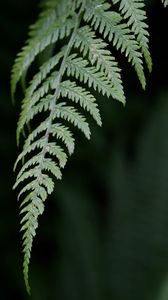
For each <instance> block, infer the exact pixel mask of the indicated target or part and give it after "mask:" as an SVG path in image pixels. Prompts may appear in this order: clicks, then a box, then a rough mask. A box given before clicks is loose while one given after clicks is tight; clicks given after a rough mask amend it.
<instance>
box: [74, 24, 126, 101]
mask: <svg viewBox="0 0 168 300" xmlns="http://www.w3.org/2000/svg"><path fill="white" fill-rule="evenodd" d="M75 46H76V47H77V48H79V49H80V51H81V53H83V55H84V56H86V55H88V57H89V61H90V62H91V64H92V65H94V64H95V63H96V67H97V70H100V71H101V72H104V73H105V75H106V76H107V78H108V79H109V80H110V81H111V83H112V84H113V87H114V90H115V92H114V93H113V95H112V96H113V98H116V100H119V101H121V102H122V103H125V95H124V91H123V84H122V80H121V75H120V69H119V68H118V66H117V62H116V61H115V58H114V57H113V56H112V55H111V52H110V51H109V50H107V49H106V48H107V44H106V43H105V42H104V41H103V40H102V39H100V38H99V39H97V38H96V35H95V33H94V32H93V31H92V30H91V28H89V26H85V27H82V28H80V30H78V34H77V39H76V43H75Z"/></svg>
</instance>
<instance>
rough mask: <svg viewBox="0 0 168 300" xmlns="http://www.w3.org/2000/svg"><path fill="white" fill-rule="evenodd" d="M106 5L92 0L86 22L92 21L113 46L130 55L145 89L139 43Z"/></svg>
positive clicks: (129, 57) (87, 11)
mask: <svg viewBox="0 0 168 300" xmlns="http://www.w3.org/2000/svg"><path fill="white" fill-rule="evenodd" d="M103 8H104V5H101V6H97V7H95V5H94V4H93V3H92V2H91V4H90V5H89V6H88V8H87V10H86V13H85V15H84V19H85V21H86V22H88V21H91V25H92V26H94V28H95V30H97V29H98V30H99V32H100V33H102V34H103V36H104V38H106V37H107V38H108V40H109V42H111V41H112V43H113V46H115V47H116V48H117V50H118V49H120V50H121V53H123V52H124V53H125V56H126V57H128V61H129V62H130V61H131V63H132V65H133V66H134V68H135V70H136V73H137V75H138V77H139V80H140V82H141V84H142V87H143V88H144V89H145V86H146V80H145V75H144V71H143V61H142V54H141V52H140V51H139V45H138V43H137V41H136V39H135V37H134V35H133V34H132V33H131V31H130V29H129V27H128V25H127V24H125V23H120V21H121V17H120V15H119V14H117V13H115V12H113V11H105V10H104V9H103Z"/></svg>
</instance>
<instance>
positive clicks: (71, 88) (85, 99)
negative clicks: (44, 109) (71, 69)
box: [60, 80, 102, 126]
mask: <svg viewBox="0 0 168 300" xmlns="http://www.w3.org/2000/svg"><path fill="white" fill-rule="evenodd" d="M60 95H61V96H62V97H64V98H66V97H68V98H69V99H70V100H72V101H73V102H76V103H79V104H80V106H81V107H83V108H84V109H86V110H87V111H88V112H89V113H90V114H91V115H92V117H93V118H94V119H95V121H96V122H97V124H98V125H99V126H101V125H102V122H101V117H100V113H99V110H98V108H97V103H96V99H95V97H94V96H93V95H92V94H90V93H89V92H88V91H86V90H85V89H84V88H82V87H80V86H77V85H76V83H75V82H71V81H70V80H67V81H63V82H62V83H61V85H60Z"/></svg>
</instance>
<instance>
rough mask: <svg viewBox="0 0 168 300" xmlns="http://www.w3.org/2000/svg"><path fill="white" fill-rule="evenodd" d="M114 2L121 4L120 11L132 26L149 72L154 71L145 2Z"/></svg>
mask: <svg viewBox="0 0 168 300" xmlns="http://www.w3.org/2000/svg"><path fill="white" fill-rule="evenodd" d="M112 2H113V3H114V4H115V3H119V4H120V11H121V13H122V15H123V16H124V18H125V19H126V20H127V24H128V25H129V26H131V29H132V31H133V32H134V34H135V35H136V36H137V41H138V43H139V44H140V47H141V50H142V53H143V55H144V57H145V60H146V63H147V66H148V68H149V71H151V70H152V59H151V55H150V52H149V45H148V44H149V33H148V30H147V29H148V25H147V24H146V22H145V21H146V12H145V10H144V0H129V1H128V0H121V1H120V0H112Z"/></svg>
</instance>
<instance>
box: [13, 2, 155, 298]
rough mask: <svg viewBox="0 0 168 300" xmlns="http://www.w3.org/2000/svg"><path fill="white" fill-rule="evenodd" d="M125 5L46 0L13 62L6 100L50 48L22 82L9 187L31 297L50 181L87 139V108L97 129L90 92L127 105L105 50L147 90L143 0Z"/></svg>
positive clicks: (115, 67) (114, 65)
mask: <svg viewBox="0 0 168 300" xmlns="http://www.w3.org/2000/svg"><path fill="white" fill-rule="evenodd" d="M117 1H118V0H114V1H113V2H114V3H117ZM130 1H131V2H127V1H126V0H125V2H124V1H121V6H120V9H119V11H115V10H114V9H116V7H115V6H112V3H111V4H110V2H108V1H105V0H95V1H92V0H57V1H56V0H48V1H47V2H46V3H45V5H44V12H43V13H42V14H41V15H40V17H39V19H38V21H37V22H36V24H35V25H33V26H32V27H31V30H30V34H29V39H28V41H27V42H26V45H25V46H24V47H23V49H22V51H21V52H20V54H19V55H18V56H17V58H16V60H15V63H14V67H13V70H12V78H11V91H12V95H14V94H15V92H16V87H17V84H18V83H19V82H20V81H21V80H22V78H23V77H24V75H25V73H26V72H27V70H28V69H29V68H30V67H31V65H32V63H33V62H34V61H35V60H36V58H37V57H38V55H39V54H40V53H41V52H43V51H44V50H46V49H47V47H48V46H51V45H53V51H52V53H51V54H50V57H47V58H46V61H45V62H44V63H43V64H42V65H41V66H40V67H39V69H38V70H37V72H35V75H34V76H33V77H32V80H31V81H30V83H28V84H27V82H26V80H25V85H26V87H25V91H24V99H23V100H22V104H21V113H20V117H19V121H18V126H17V141H18V142H19V141H20V137H21V133H24V143H23V149H22V151H21V153H20V154H19V156H18V158H17V160H16V163H15V166H14V168H15V169H16V168H20V170H19V171H18V175H17V178H16V183H15V184H14V188H19V189H20V191H19V193H18V199H20V201H21V205H20V208H21V214H23V217H22V220H21V226H22V227H21V230H22V231H24V234H23V253H24V262H23V273H24V280H25V283H26V287H27V290H28V292H29V293H30V286H29V278H28V270H29V263H30V255H31V250H32V243H33V238H34V236H35V234H36V229H37V227H38V217H39V216H40V215H41V214H42V213H43V211H44V202H45V200H46V199H47V197H48V195H49V194H51V193H52V191H53V189H54V178H55V179H61V177H62V170H61V169H62V168H64V166H65V164H66V162H67V158H68V156H69V155H71V154H72V153H73V152H74V147H75V138H74V136H73V133H72V131H73V128H74V127H75V128H78V129H79V130H80V131H82V132H83V133H84V135H85V136H86V138H88V139H89V138H90V128H89V124H88V122H87V120H86V117H85V115H84V112H85V111H87V113H89V114H90V115H91V116H92V117H93V119H94V120H95V121H96V122H97V124H98V125H100V126H101V124H102V123H101V117H100V113H99V109H98V105H97V103H96V98H95V96H94V91H96V92H99V93H102V95H106V96H107V97H111V98H113V99H116V100H119V101H120V102H122V103H123V104H124V103H125V95H124V91H123V82H122V79H121V69H120V68H119V67H118V62H117V61H116V59H115V58H114V56H113V55H112V53H111V51H110V50H109V49H113V48H115V51H116V50H120V52H121V53H124V54H125V56H126V57H127V59H128V61H129V62H131V64H132V65H133V67H134V69H135V70H136V72H137V75H138V77H139V80H140V82H141V84H142V86H143V88H145V84H146V82H145V76H144V71H143V56H144V57H145V59H146V61H147V62H148V67H149V68H150V58H149V49H148V33H147V25H146V24H145V18H146V17H145V14H144V13H143V10H142V6H141V3H142V0H139V2H138V0H135V1H133V0H130ZM111 2H112V1H111ZM123 3H124V4H123ZM129 5H130V7H131V10H130V9H129ZM121 15H123V16H124V18H125V19H126V20H127V22H128V24H127V23H126V22H123V17H122V16H121ZM60 40H61V43H60ZM109 46H110V47H109ZM30 73H31V72H30ZM78 107H79V108H80V109H79V110H78ZM69 123H70V126H69V125H68V124H69ZM20 165H21V166H20Z"/></svg>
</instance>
